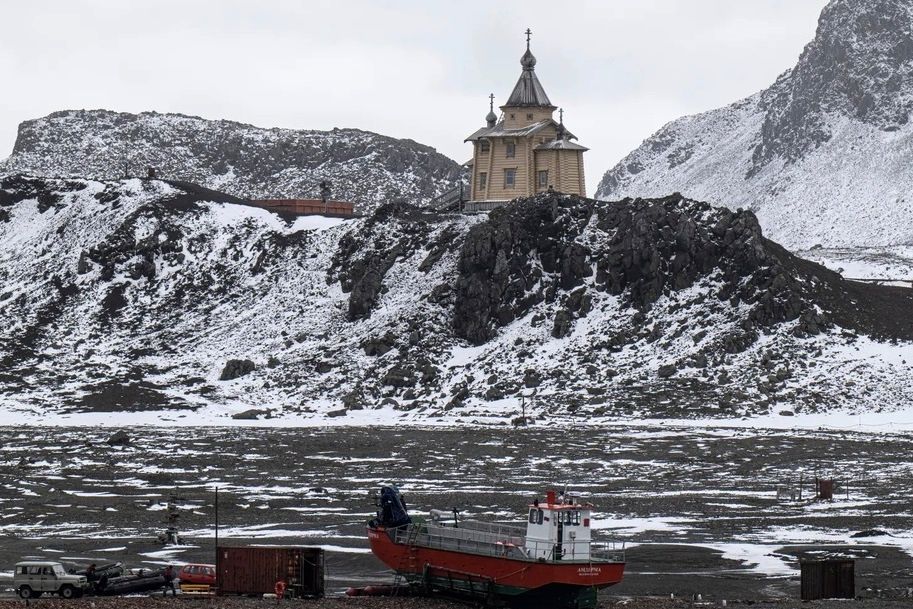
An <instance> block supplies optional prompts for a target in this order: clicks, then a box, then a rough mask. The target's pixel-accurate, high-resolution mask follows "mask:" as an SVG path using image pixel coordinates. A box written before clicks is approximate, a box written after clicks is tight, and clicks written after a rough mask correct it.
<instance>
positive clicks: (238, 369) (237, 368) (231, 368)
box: [219, 359, 257, 381]
mask: <svg viewBox="0 0 913 609" xmlns="http://www.w3.org/2000/svg"><path fill="white" fill-rule="evenodd" d="M256 369H257V365H256V364H254V362H252V361H251V360H249V359H230V360H228V361H227V362H226V363H225V367H224V368H222V374H220V375H219V380H220V381H231V380H234V379H236V378H240V377H242V376H245V375H248V374H250V373H251V372H253V371H254V370H256Z"/></svg>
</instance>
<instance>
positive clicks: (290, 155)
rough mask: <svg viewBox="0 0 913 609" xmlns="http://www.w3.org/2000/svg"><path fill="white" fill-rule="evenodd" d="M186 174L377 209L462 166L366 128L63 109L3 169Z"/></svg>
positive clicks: (237, 190) (273, 194)
mask: <svg viewBox="0 0 913 609" xmlns="http://www.w3.org/2000/svg"><path fill="white" fill-rule="evenodd" d="M147 167H154V168H156V170H157V172H158V175H159V176H162V177H168V178H174V179H179V180H188V181H191V182H196V183H199V184H201V185H203V186H206V187H209V188H213V189H216V190H221V191H224V192H227V193H229V194H233V195H235V196H239V197H243V198H261V199H268V198H317V196H318V190H319V188H318V185H319V183H320V182H321V181H324V180H326V181H329V182H330V183H331V185H332V188H333V196H334V197H335V198H338V199H341V200H348V201H352V202H354V203H356V205H357V206H358V207H359V208H360V209H361V210H363V211H370V210H371V209H373V207H375V206H376V205H378V204H380V203H381V202H385V201H388V200H391V199H396V198H402V199H404V200H406V201H409V202H413V203H422V202H425V201H427V200H429V199H431V198H433V197H434V196H436V195H438V194H440V193H441V192H443V191H445V190H447V189H448V188H450V187H452V186H453V185H455V184H456V183H457V182H456V180H457V179H458V177H459V174H460V168H459V165H458V164H457V163H456V162H455V161H452V160H450V159H448V158H447V157H445V156H444V155H442V154H440V153H438V152H437V151H435V150H434V149H433V148H431V147H429V146H425V145H422V144H419V143H417V142H415V141H413V140H408V139H396V138H392V137H388V136H384V135H380V134H376V133H372V132H369V131H363V130H360V129H333V130H331V131H316V130H295V129H285V128H279V127H273V128H261V127H255V126H253V125H248V124H245V123H240V122H237V121H230V120H207V119H203V118H200V117H196V116H190V115H184V114H174V113H158V112H151V111H150V112H142V113H139V114H130V113H120V112H111V111H108V110H64V111H59V112H55V113H52V114H50V115H48V116H45V117H42V118H38V119H33V120H29V121H25V122H23V123H21V124H20V125H19V132H18V136H17V138H16V143H15V145H14V147H13V153H12V154H11V155H10V157H9V158H8V159H6V160H5V161H0V172H3V173H12V172H26V173H31V174H36V175H46V176H60V177H63V176H67V175H74V176H77V177H87V176H88V177H93V178H96V179H103V180H104V179H118V178H121V177H124V175H125V174H127V175H133V176H136V175H145V174H146V168H147Z"/></svg>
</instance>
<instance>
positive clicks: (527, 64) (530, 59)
mask: <svg viewBox="0 0 913 609" xmlns="http://www.w3.org/2000/svg"><path fill="white" fill-rule="evenodd" d="M520 65H521V66H523V69H524V70H534V69H536V56H535V55H533V52H532V51H530V50H529V49H528V48H527V49H526V52H525V53H523V57H521V58H520Z"/></svg>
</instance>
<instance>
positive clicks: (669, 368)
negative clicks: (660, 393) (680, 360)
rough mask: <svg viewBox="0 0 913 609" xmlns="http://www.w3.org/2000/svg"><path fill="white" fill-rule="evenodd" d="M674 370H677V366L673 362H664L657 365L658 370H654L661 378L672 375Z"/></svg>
mask: <svg viewBox="0 0 913 609" xmlns="http://www.w3.org/2000/svg"><path fill="white" fill-rule="evenodd" d="M676 372H678V368H677V367H676V366H675V364H665V365H662V366H660V367H659V370H658V371H657V372H656V374H657V375H658V376H659V378H661V379H667V378H669V377H671V376H674V375H675V373H676Z"/></svg>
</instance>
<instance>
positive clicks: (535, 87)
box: [501, 43, 554, 108]
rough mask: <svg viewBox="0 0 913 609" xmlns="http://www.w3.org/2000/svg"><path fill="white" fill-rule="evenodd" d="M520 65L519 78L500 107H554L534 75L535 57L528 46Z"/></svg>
mask: <svg viewBox="0 0 913 609" xmlns="http://www.w3.org/2000/svg"><path fill="white" fill-rule="evenodd" d="M527 44H528V43H527ZM520 65H521V66H523V72H521V73H520V80H518V81H517V84H516V85H514V90H513V92H511V94H510V97H508V98H507V103H506V104H504V105H503V106H501V107H502V108H508V107H518V106H520V107H538V108H541V107H547V108H554V106H553V105H552V102H550V101H549V99H548V95H546V94H545V89H544V88H543V87H542V83H541V82H539V78H538V77H537V76H536V57H535V55H533V54H532V52H531V51H530V50H529V47H528V46H527V48H526V53H524V54H523V57H521V58H520Z"/></svg>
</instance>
